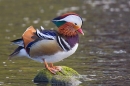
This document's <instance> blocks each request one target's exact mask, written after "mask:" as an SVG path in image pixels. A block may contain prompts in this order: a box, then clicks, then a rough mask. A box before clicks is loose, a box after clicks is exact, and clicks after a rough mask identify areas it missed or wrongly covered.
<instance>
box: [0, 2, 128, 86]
mask: <svg viewBox="0 0 130 86" xmlns="http://www.w3.org/2000/svg"><path fill="white" fill-rule="evenodd" d="M0 11H1V12H0V86H36V84H34V83H33V78H34V77H35V75H36V74H37V73H38V71H39V70H41V69H43V67H44V66H43V64H41V63H38V62H35V61H33V60H30V59H27V58H25V57H21V58H13V59H12V60H8V55H9V54H10V53H11V52H13V50H14V49H15V48H16V47H17V46H15V45H12V44H11V43H10V41H11V40H14V39H17V38H19V37H21V35H22V33H23V32H24V31H25V30H26V28H27V27H29V26H30V25H33V26H34V27H35V28H40V26H43V27H44V28H47V29H56V26H55V25H54V24H53V23H52V22H51V20H52V19H53V18H54V17H56V16H58V15H61V14H63V13H66V12H76V13H78V14H79V15H80V16H81V17H83V21H84V24H83V27H82V28H83V31H84V33H85V35H84V36H80V42H79V48H78V50H77V51H76V53H75V54H74V55H72V56H70V57H69V58H67V59H65V60H63V61H61V62H58V63H56V64H55V65H64V66H68V67H71V68H73V69H75V70H76V71H78V72H79V73H80V74H81V82H82V83H81V84H80V85H79V86H130V1H129V0H77V1H75V0H60V1H57V0H48V1H45V0H31V1H28V0H21V1H19V0H0ZM40 86H51V85H48V84H47V85H45V84H44V85H43V84H42V85H40Z"/></svg>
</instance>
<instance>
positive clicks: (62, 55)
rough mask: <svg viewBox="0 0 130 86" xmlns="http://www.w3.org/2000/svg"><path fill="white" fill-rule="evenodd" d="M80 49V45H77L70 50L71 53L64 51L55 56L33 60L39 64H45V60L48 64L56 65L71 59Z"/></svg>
mask: <svg viewBox="0 0 130 86" xmlns="http://www.w3.org/2000/svg"><path fill="white" fill-rule="evenodd" d="M77 47H78V43H77V44H75V46H74V47H73V48H72V49H71V50H69V51H62V52H58V53H56V54H54V55H49V56H48V55H47V56H46V55H44V56H40V57H36V58H32V59H33V60H36V61H38V62H43V59H44V60H45V61H46V62H47V63H55V62H59V61H61V60H63V59H65V58H67V57H69V56H70V55H72V54H73V53H74V52H75V51H76V50H77Z"/></svg>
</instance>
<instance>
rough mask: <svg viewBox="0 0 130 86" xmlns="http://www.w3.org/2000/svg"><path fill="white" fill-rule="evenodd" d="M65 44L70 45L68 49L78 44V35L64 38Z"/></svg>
mask: <svg viewBox="0 0 130 86" xmlns="http://www.w3.org/2000/svg"><path fill="white" fill-rule="evenodd" d="M64 38H65V40H66V42H67V43H68V44H69V45H70V47H74V46H75V44H76V43H78V42H79V36H78V34H77V35H75V36H64Z"/></svg>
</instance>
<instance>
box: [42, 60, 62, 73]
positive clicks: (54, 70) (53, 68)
mask: <svg viewBox="0 0 130 86" xmlns="http://www.w3.org/2000/svg"><path fill="white" fill-rule="evenodd" d="M44 64H45V67H46V68H47V69H48V70H49V71H50V72H51V73H52V74H56V72H59V71H61V70H62V68H61V66H54V65H53V64H52V63H50V66H48V64H47V63H46V62H45V61H44Z"/></svg>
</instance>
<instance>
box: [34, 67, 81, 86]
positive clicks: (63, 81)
mask: <svg viewBox="0 0 130 86" xmlns="http://www.w3.org/2000/svg"><path fill="white" fill-rule="evenodd" d="M61 67H62V71H60V72H57V73H56V74H52V73H51V72H50V71H48V70H47V69H42V70H41V71H39V73H38V74H37V75H36V76H35V78H34V83H50V84H57V85H67V86H69V84H70V85H73V84H79V83H81V82H80V81H79V80H78V77H79V74H78V72H76V71H75V70H74V69H72V68H69V67H66V66H61ZM73 86H76V85H73Z"/></svg>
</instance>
